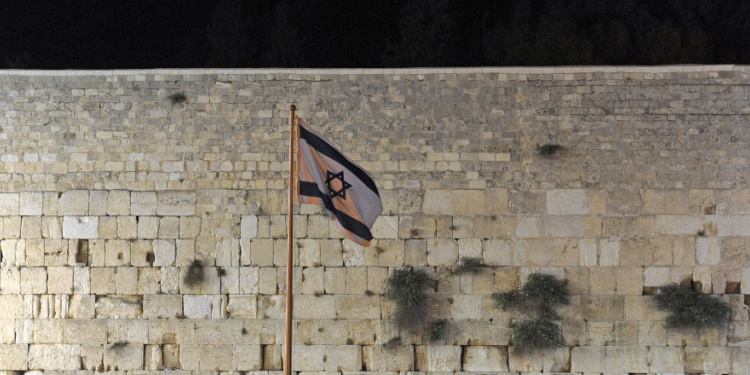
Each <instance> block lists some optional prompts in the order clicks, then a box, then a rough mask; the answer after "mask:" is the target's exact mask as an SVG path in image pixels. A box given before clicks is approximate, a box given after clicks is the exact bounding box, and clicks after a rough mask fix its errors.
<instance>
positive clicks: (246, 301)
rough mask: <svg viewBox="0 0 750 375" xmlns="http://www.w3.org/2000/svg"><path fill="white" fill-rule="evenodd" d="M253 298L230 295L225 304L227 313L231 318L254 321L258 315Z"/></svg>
mask: <svg viewBox="0 0 750 375" xmlns="http://www.w3.org/2000/svg"><path fill="white" fill-rule="evenodd" d="M257 310H258V307H257V301H256V297H255V296H238V295H230V296H229V302H228V303H227V313H228V314H229V315H230V316H231V317H232V318H240V319H247V318H250V319H254V318H255V317H256V316H257V313H258V311H257Z"/></svg>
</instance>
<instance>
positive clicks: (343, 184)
mask: <svg viewBox="0 0 750 375" xmlns="http://www.w3.org/2000/svg"><path fill="white" fill-rule="evenodd" d="M297 134H298V138H297V139H298V141H297V162H298V166H297V181H298V188H297V200H298V201H300V202H302V203H308V204H315V205H319V206H323V207H325V209H326V212H327V214H328V217H329V218H330V219H331V220H335V221H336V223H337V224H338V226H339V228H341V229H342V230H343V231H344V234H345V235H346V237H347V238H349V239H350V240H352V241H354V242H356V243H358V244H360V245H362V246H369V245H370V241H371V240H372V238H373V236H372V232H371V231H370V229H371V228H372V226H373V224H375V220H377V218H378V216H379V215H380V213H382V212H383V204H382V202H381V201H380V193H379V192H378V188H377V186H376V185H375V182H374V181H373V180H372V178H371V177H370V175H369V174H368V173H367V172H366V171H365V170H364V169H362V167H360V166H359V165H358V164H357V163H355V162H354V161H352V160H351V159H349V158H348V157H347V156H346V155H344V154H343V153H342V152H341V151H339V150H338V149H337V148H336V147H335V146H334V145H333V144H331V143H330V142H329V141H328V140H326V139H325V138H323V136H322V135H320V133H318V132H317V131H315V130H314V129H312V128H311V127H310V126H309V125H308V124H306V123H305V122H304V121H302V120H301V119H298V127H297Z"/></svg>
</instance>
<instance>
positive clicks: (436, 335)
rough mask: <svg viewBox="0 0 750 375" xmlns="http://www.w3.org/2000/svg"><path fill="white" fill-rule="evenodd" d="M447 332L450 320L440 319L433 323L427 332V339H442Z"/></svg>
mask: <svg viewBox="0 0 750 375" xmlns="http://www.w3.org/2000/svg"><path fill="white" fill-rule="evenodd" d="M447 332H448V321H447V320H445V319H440V320H438V321H435V322H434V323H432V327H430V331H429V332H428V333H427V339H428V340H429V341H431V342H432V341H437V340H440V339H442V338H443V337H445V334H446V333H447Z"/></svg>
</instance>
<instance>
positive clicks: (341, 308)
mask: <svg viewBox="0 0 750 375" xmlns="http://www.w3.org/2000/svg"><path fill="white" fill-rule="evenodd" d="M321 297H323V296H321ZM326 297H327V296H326ZM333 298H335V308H336V311H335V314H336V316H337V317H338V318H339V319H380V298H379V297H376V296H366V295H344V296H335V297H333ZM295 307H296V300H295Z"/></svg>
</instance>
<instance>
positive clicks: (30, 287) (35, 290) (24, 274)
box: [21, 267, 47, 294]
mask: <svg viewBox="0 0 750 375" xmlns="http://www.w3.org/2000/svg"><path fill="white" fill-rule="evenodd" d="M21 293H23V294H45V293H47V270H46V269H45V268H44V267H25V268H21Z"/></svg>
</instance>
